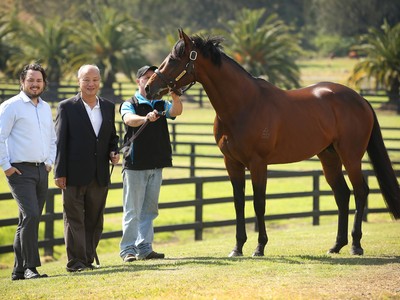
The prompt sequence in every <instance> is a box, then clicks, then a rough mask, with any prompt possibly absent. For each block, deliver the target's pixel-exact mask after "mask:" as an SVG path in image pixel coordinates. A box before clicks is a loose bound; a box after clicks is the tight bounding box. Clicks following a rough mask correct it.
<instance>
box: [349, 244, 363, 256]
mask: <svg viewBox="0 0 400 300" xmlns="http://www.w3.org/2000/svg"><path fill="white" fill-rule="evenodd" d="M350 253H351V254H352V255H364V249H363V248H361V247H354V246H353V247H351V251H350Z"/></svg>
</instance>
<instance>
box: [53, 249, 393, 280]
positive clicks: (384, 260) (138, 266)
mask: <svg viewBox="0 0 400 300" xmlns="http://www.w3.org/2000/svg"><path fill="white" fill-rule="evenodd" d="M243 262H249V263H254V265H257V264H264V263H267V264H297V265H302V264H323V265H347V266H382V265H389V264H394V263H400V256H381V257H365V256H355V257H340V254H335V255H321V256H314V255H293V256H283V255H282V256H264V257H234V258H230V257H212V256H210V257H208V256H205V257H180V258H166V259H163V260H157V261H156V260H154V261H134V262H131V263H121V264H116V265H105V266H101V267H100V268H98V269H94V270H90V271H82V272H76V273H66V274H65V275H55V276H51V277H63V276H94V275H106V274H113V273H125V272H126V273H132V272H141V271H172V270H176V269H178V268H180V267H182V266H190V265H203V266H210V267H212V266H228V265H230V266H231V265H234V264H237V263H243ZM252 267H254V266H252Z"/></svg>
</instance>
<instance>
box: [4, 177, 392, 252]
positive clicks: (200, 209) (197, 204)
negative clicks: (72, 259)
mask: <svg viewBox="0 0 400 300" xmlns="http://www.w3.org/2000/svg"><path fill="white" fill-rule="evenodd" d="M396 174H397V176H398V177H399V176H400V172H396ZM364 175H365V177H366V180H367V181H368V178H369V177H371V176H375V175H374V173H373V172H372V171H365V172H364ZM268 176H269V178H270V179H272V178H299V177H309V178H312V181H311V182H312V184H311V186H309V187H308V188H307V187H304V191H301V192H289V193H275V194H271V193H268V195H267V199H268V201H270V200H278V199H294V198H304V197H306V198H309V199H310V201H312V209H311V210H308V211H303V212H292V213H286V214H275V215H266V216H265V220H266V221H267V220H279V219H289V218H310V219H311V222H312V224H313V225H319V222H320V218H321V216H328V215H336V214H337V210H321V209H320V204H321V197H323V196H327V195H332V192H331V191H330V190H323V189H321V187H320V178H321V176H323V174H322V171H307V172H287V171H270V172H268ZM247 179H249V175H247ZM228 180H229V179H228V177H227V176H214V177H189V178H182V179H167V180H164V181H163V184H162V185H163V186H169V185H178V186H179V185H182V184H191V185H193V186H194V189H195V197H194V199H187V200H183V201H177V202H165V203H160V204H159V208H160V210H162V209H170V208H181V207H192V208H194V211H195V213H194V215H193V220H192V221H191V222H188V223H183V224H169V225H164V226H158V227H155V232H167V231H179V230H193V231H194V238H195V240H201V239H202V236H203V230H204V229H206V228H212V227H221V226H230V225H235V224H236V220H235V219H228V220H219V221H204V219H205V215H204V207H205V206H206V205H214V204H220V203H227V202H231V201H232V197H219V198H205V197H204V194H205V188H204V185H205V184H207V183H211V182H227V181H228ZM121 188H122V183H114V184H112V185H111V186H110V190H112V189H121ZM379 193H380V190H379V189H371V190H370V197H371V195H373V194H379ZM59 194H60V189H58V188H57V189H50V190H49V194H48V199H47V201H46V206H45V211H44V214H43V216H42V218H41V222H44V239H43V240H40V241H39V247H40V248H44V250H45V255H49V256H52V255H53V249H54V246H56V245H62V244H64V238H63V237H62V236H58V237H57V236H55V234H54V227H55V222H56V221H60V220H62V212H56V211H55V209H54V208H55V201H56V199H55V197H56V195H59ZM11 198H12V196H11V193H5V194H0V201H4V200H10V199H11ZM251 199H252V195H246V201H250V200H251ZM113 213H122V206H116V207H107V208H106V210H105V214H113ZM350 213H354V210H350ZM370 213H387V209H386V208H369V207H368V204H367V206H366V211H365V215H364V220H367V216H368V214H370ZM17 223H18V218H9V219H2V220H0V227H2V226H15V225H17ZM246 223H254V224H255V217H248V218H246ZM121 235H122V231H121V230H117V231H105V232H103V235H102V239H108V238H115V237H121ZM12 251H13V247H12V245H11V244H10V245H1V246H0V254H1V253H8V252H12Z"/></svg>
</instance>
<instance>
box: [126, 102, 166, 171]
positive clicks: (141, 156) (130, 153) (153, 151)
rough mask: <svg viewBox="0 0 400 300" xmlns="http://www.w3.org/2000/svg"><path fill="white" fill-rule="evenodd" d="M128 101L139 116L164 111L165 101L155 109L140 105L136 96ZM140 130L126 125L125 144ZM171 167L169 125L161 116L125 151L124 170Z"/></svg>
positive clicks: (157, 104)
mask: <svg viewBox="0 0 400 300" xmlns="http://www.w3.org/2000/svg"><path fill="white" fill-rule="evenodd" d="M127 101H128V102H129V103H131V104H132V105H133V106H134V108H135V111H136V114H137V115H139V116H146V115H147V114H148V113H149V112H152V111H153V110H154V109H156V110H157V111H160V112H161V111H164V105H165V101H158V102H157V103H156V105H155V107H154V109H153V108H152V107H151V106H150V105H148V104H139V102H138V100H137V99H136V97H135V96H133V97H132V98H130V99H128V100H127ZM120 111H121V107H120ZM139 128H140V126H139V127H130V126H128V125H126V124H125V136H124V143H125V142H126V141H127V140H129V138H130V137H131V136H132V135H133V134H134V133H135V132H136V131H137V130H138V129H139ZM132 158H133V159H132ZM171 166H172V150H171V142H170V139H169V131H168V124H167V120H166V118H165V117H164V116H161V117H160V118H159V119H158V120H157V121H155V122H150V123H148V124H147V125H146V127H145V128H144V129H143V131H142V132H141V133H140V134H139V135H138V136H137V137H136V138H135V140H134V141H133V142H132V144H131V145H130V146H129V147H126V149H123V169H129V170H148V169H156V168H164V167H171Z"/></svg>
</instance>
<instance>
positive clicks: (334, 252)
mask: <svg viewBox="0 0 400 300" xmlns="http://www.w3.org/2000/svg"><path fill="white" fill-rule="evenodd" d="M339 252H340V249H339V250H338V249H336V248H331V249H329V250H328V251H327V252H326V253H327V254H337V253H339Z"/></svg>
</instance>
